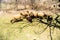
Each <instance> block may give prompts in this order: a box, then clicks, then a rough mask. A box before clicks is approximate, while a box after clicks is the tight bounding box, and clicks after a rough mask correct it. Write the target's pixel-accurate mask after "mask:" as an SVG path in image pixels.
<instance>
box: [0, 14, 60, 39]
mask: <svg viewBox="0 0 60 40" xmlns="http://www.w3.org/2000/svg"><path fill="white" fill-rule="evenodd" d="M10 20H11V16H9V15H4V16H0V40H34V39H36V40H40V39H41V40H50V37H49V35H50V34H49V28H47V30H46V31H44V32H43V33H42V34H40V33H41V32H42V30H44V28H46V26H47V25H45V24H43V23H39V22H36V21H38V20H37V19H34V22H33V23H30V22H28V21H27V20H25V19H24V20H23V21H21V22H16V23H14V24H11V23H10ZM56 30H58V29H56ZM54 34H55V31H54ZM58 34H59V33H58ZM55 35H57V34H55ZM55 37H56V36H55ZM55 37H53V38H54V39H55ZM59 37H60V36H59ZM58 40H59V39H58Z"/></svg>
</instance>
